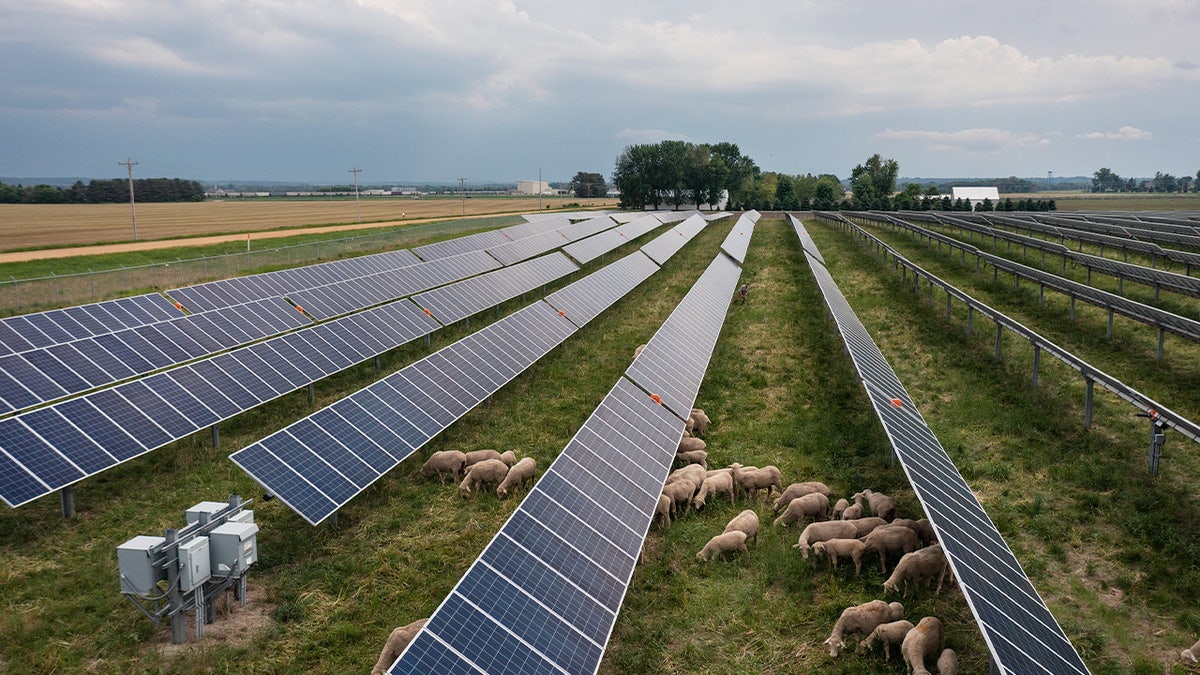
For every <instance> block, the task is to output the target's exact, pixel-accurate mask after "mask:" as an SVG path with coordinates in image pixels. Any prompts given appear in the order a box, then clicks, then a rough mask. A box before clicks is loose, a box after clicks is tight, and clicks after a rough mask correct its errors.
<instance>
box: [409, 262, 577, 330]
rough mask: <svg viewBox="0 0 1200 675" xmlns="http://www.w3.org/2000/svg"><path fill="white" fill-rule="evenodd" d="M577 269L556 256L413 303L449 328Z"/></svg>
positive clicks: (436, 291) (433, 293)
mask: <svg viewBox="0 0 1200 675" xmlns="http://www.w3.org/2000/svg"><path fill="white" fill-rule="evenodd" d="M578 269H579V266H578V265H576V264H575V263H573V262H571V260H570V259H569V258H567V256H565V255H563V254H562V253H558V252H555V253H552V254H550V255H546V256H542V257H541V258H534V259H533V260H528V261H525V262H523V263H518V264H516V265H512V266H510V267H505V268H503V269H500V270H497V271H495V272H491V273H489V274H484V275H482V276H478V277H474V278H471V279H466V280H465V281H461V282H459V283H457V284H453V285H450V286H443V287H441V288H435V289H433V290H432V291H428V292H426V293H420V294H418V295H415V296H413V300H415V301H416V302H417V304H419V305H421V306H422V307H424V308H425V309H427V310H429V312H430V313H432V314H433V316H434V318H436V319H437V320H438V321H441V322H442V323H444V324H447V325H449V324H452V323H454V322H456V321H459V320H461V319H465V318H467V317H469V316H471V315H473V314H477V313H478V312H481V311H483V310H484V309H487V308H488V307H493V306H495V305H497V304H499V303H501V302H503V301H505V300H508V299H510V298H513V297H516V296H517V295H520V294H522V293H527V292H529V291H532V290H533V289H535V288H537V287H539V286H542V285H543V284H545V283H547V282H548V281H549V280H552V279H558V278H559V277H562V276H565V275H567V274H570V273H571V272H574V271H576V270H578ZM498 277H503V278H504V279H505V283H503V284H500V283H497V281H496V280H497V278H498Z"/></svg>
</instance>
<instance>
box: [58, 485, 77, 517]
mask: <svg viewBox="0 0 1200 675" xmlns="http://www.w3.org/2000/svg"><path fill="white" fill-rule="evenodd" d="M58 498H59V501H60V502H61V503H62V514H63V518H73V517H74V516H75V486H74V485H64V486H63V488H62V489H61V490H59V491H58Z"/></svg>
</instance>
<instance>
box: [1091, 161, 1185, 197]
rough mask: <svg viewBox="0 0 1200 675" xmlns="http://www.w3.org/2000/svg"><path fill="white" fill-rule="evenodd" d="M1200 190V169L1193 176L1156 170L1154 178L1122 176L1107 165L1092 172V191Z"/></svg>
mask: <svg viewBox="0 0 1200 675" xmlns="http://www.w3.org/2000/svg"><path fill="white" fill-rule="evenodd" d="M1193 182H1195V191H1197V192H1200V171H1197V172H1196V175H1195V177H1194V178H1193V177H1192V176H1178V177H1176V176H1172V175H1171V174H1169V173H1163V172H1162V171H1156V172H1154V178H1143V179H1142V180H1138V179H1136V178H1122V177H1121V176H1119V175H1117V174H1116V173H1114V172H1113V170H1112V169H1110V168H1108V167H1107V166H1102V167H1100V168H1099V169H1097V170H1096V173H1094V174H1092V192H1192V191H1193V187H1192V184H1193Z"/></svg>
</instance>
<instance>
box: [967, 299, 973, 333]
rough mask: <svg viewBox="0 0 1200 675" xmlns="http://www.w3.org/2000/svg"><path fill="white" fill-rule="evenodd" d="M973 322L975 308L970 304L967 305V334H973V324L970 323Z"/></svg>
mask: <svg viewBox="0 0 1200 675" xmlns="http://www.w3.org/2000/svg"><path fill="white" fill-rule="evenodd" d="M974 322H975V308H974V307H972V306H970V305H967V335H972V334H973V333H972V331H973V328H974V326H973V325H972V324H973V323H974Z"/></svg>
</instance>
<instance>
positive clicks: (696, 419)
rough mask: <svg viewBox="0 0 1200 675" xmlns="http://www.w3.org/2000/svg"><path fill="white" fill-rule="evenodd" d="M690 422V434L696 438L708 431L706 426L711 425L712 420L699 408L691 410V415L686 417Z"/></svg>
mask: <svg viewBox="0 0 1200 675" xmlns="http://www.w3.org/2000/svg"><path fill="white" fill-rule="evenodd" d="M688 419H689V420H691V421H692V433H693V434H695V435H696V436H703V435H705V432H706V431H707V430H708V425H709V424H712V420H711V419H709V417H708V415H705V414H704V411H703V410H701V409H699V408H692V414H691V415H690V416H689V417H688Z"/></svg>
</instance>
